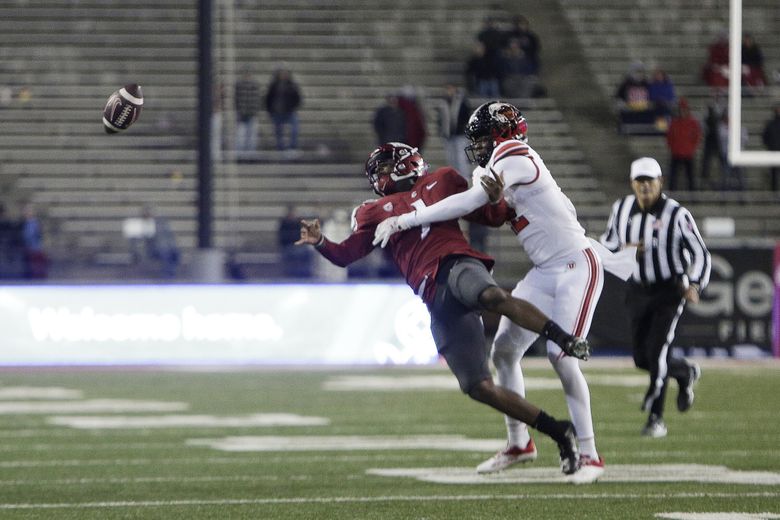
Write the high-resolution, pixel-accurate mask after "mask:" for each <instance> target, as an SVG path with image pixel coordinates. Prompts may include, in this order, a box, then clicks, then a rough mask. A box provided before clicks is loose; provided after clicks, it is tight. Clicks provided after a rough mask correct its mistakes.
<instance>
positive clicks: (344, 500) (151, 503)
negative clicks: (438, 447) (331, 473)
mask: <svg viewBox="0 0 780 520" xmlns="http://www.w3.org/2000/svg"><path fill="white" fill-rule="evenodd" d="M776 497H780V492H764V493H649V494H645V493H593V494H588V493H544V494H516V495H504V494H479V495H422V496H420V495H396V496H392V495H390V496H388V495H386V496H376V497H309V498H304V497H290V498H247V499H240V498H239V499H213V500H139V501H132V500H127V501H116V502H62V503H40V504H35V503H16V504H14V503H7V504H3V503H0V510H13V509H30V510H34V509H86V508H91V509H104V508H117V507H123V508H128V507H186V506H231V505H283V504H349V503H355V504H365V503H377V502H468V501H475V500H477V501H482V500H584V499H590V500H604V499H618V500H634V499H636V500H647V499H654V500H669V499H675V498H684V499H697V498H703V499H705V500H710V499H712V498H776Z"/></svg>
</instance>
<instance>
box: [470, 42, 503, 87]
mask: <svg viewBox="0 0 780 520" xmlns="http://www.w3.org/2000/svg"><path fill="white" fill-rule="evenodd" d="M502 68H503V66H502V64H501V55H500V54H488V53H487V52H486V50H485V45H484V44H483V43H482V42H477V43H476V44H475V45H474V51H473V53H472V55H471V58H469V61H468V62H467V63H466V84H467V85H468V86H469V92H471V93H472V94H474V95H477V96H479V97H487V98H498V97H500V96H501V73H502Z"/></svg>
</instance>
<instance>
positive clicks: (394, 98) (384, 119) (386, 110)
mask: <svg viewBox="0 0 780 520" xmlns="http://www.w3.org/2000/svg"><path fill="white" fill-rule="evenodd" d="M374 132H376V141H377V145H381V144H384V143H403V142H404V141H405V139H406V114H405V113H404V111H403V110H401V107H400V106H399V105H398V95H397V94H394V93H393V94H388V95H387V96H386V97H385V103H384V104H383V105H382V106H380V107H379V108H377V109H376V111H375V112H374ZM299 227H300V226H299ZM299 227H296V229H298V228H299ZM295 240H298V239H297V238H296V239H295Z"/></svg>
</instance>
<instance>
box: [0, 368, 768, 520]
mask: <svg viewBox="0 0 780 520" xmlns="http://www.w3.org/2000/svg"><path fill="white" fill-rule="evenodd" d="M584 367H585V369H586V376H587V377H588V379H589V381H590V383H591V393H592V401H593V410H594V418H595V427H596V432H597V436H598V437H597V443H598V447H599V450H600V452H601V453H602V455H603V456H604V457H605V459H606V462H607V473H606V475H605V478H604V479H603V480H602V481H600V482H598V483H597V484H594V485H587V486H573V485H570V484H568V483H566V482H564V481H563V478H562V476H561V475H560V473H559V471H558V469H557V464H558V460H557V453H556V449H555V446H554V444H553V442H552V441H551V440H549V439H547V438H545V437H543V436H541V435H538V434H535V439H536V440H537V446H538V448H539V459H538V460H537V461H536V462H535V463H533V464H532V465H529V466H525V467H522V468H519V469H515V470H510V471H507V472H504V473H503V474H500V475H498V476H494V477H477V475H476V474H475V473H474V471H473V469H474V467H475V466H476V465H477V464H478V463H479V462H480V461H482V460H483V459H484V458H486V457H487V456H489V455H490V454H492V452H493V451H494V450H495V449H497V448H499V447H501V446H502V445H503V437H504V428H503V421H502V418H501V416H500V415H499V414H498V413H496V412H494V411H492V410H491V409H489V408H487V407H485V406H483V405H479V404H477V403H474V402H471V401H470V400H469V399H467V398H465V397H464V396H462V395H461V394H460V392H459V391H458V390H457V388H456V386H455V380H454V377H452V376H451V375H450V373H449V372H448V371H447V370H446V369H443V368H425V369H397V368H393V369H390V368H388V369H376V368H372V369H367V368H340V369H327V370H326V369H320V370H301V369H292V368H290V369H273V370H272V369H257V370H244V371H240V370H239V371H227V370H222V371H205V370H203V371H201V370H182V371H177V370H151V369H143V370H123V369H100V370H94V369H29V370H25V369H13V370H11V369H6V370H1V371H0V518H2V519H17V518H41V519H52V518H57V519H59V518H73V519H79V520H82V519H115V518H160V519H202V518H214V519H244V518H246V519H249V518H252V519H256V518H281V519H299V518H300V519H304V518H305V519H330V518H333V519H345V518H361V519H371V518H383V519H384V518H388V519H407V518H410V519H411V518H416V519H434V518H435V519H468V518H479V519H490V518H527V519H534V520H536V519H545V518H551V519H582V518H593V519H633V518H678V519H696V520H704V519H715V518H718V519H727V518H728V519H731V518H734V519H741V518H742V519H746V518H753V519H755V518H780V449H778V444H779V443H778V441H780V405H778V400H779V398H780V365H779V364H778V363H776V362H765V363H760V364H759V363H740V362H736V361H710V362H707V360H704V361H703V378H702V380H701V382H700V384H699V385H698V387H697V400H696V403H695V405H694V407H693V409H692V410H691V411H690V412H688V413H686V414H680V413H678V412H677V411H676V409H675V407H674V398H675V395H676V387H675V388H673V390H672V392H670V395H669V396H667V402H668V405H669V406H668V407H667V408H668V409H669V410H668V412H667V425H668V427H669V436H668V437H667V438H665V439H647V438H642V437H640V436H639V430H640V428H641V426H642V423H643V420H644V418H645V417H644V414H643V413H641V412H639V403H640V399H641V396H642V394H643V392H644V389H645V388H644V384H645V379H644V376H643V375H641V374H640V373H639V372H638V371H636V370H635V369H633V368H632V367H631V365H630V364H629V362H628V360H603V359H593V360H591V361H589V362H588V363H585V364H584ZM525 373H526V376H527V377H528V378H529V384H528V393H529V398H530V399H532V400H533V401H534V402H536V403H538V404H540V405H542V406H543V407H544V408H545V409H547V410H548V411H549V412H551V413H553V414H554V415H557V416H563V415H565V413H566V412H565V403H564V400H563V394H562V391H561V390H560V387H559V383H557V380H556V379H554V373H553V372H552V369H551V368H549V366H547V364H546V361H543V360H538V359H533V360H529V362H528V364H527V368H526V370H525Z"/></svg>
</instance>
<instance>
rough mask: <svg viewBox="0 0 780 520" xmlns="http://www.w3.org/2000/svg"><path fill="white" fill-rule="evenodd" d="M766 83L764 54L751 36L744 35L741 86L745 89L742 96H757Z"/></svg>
mask: <svg viewBox="0 0 780 520" xmlns="http://www.w3.org/2000/svg"><path fill="white" fill-rule="evenodd" d="M766 83H767V81H766V74H764V53H763V52H761V48H760V47H759V46H758V44H757V43H756V41H755V39H754V38H753V35H751V34H748V33H745V34H744V35H743V36H742V85H743V86H744V87H747V88H746V90H745V92H744V94H748V95H755V94H759V93H761V92H762V91H763V89H764V87H765V86H766Z"/></svg>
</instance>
